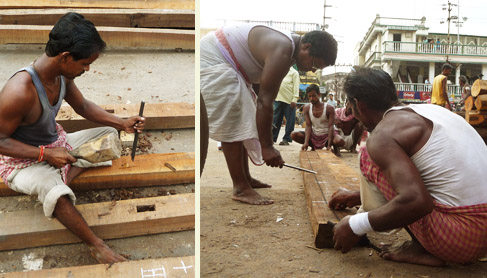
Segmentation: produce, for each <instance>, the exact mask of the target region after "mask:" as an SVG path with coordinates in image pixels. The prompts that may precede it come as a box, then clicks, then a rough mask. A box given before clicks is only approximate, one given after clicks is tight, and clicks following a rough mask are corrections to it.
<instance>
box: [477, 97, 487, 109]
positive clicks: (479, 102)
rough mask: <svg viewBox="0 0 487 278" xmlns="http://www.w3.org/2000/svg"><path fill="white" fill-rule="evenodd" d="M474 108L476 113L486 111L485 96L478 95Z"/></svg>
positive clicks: (486, 98)
mask: <svg viewBox="0 0 487 278" xmlns="http://www.w3.org/2000/svg"><path fill="white" fill-rule="evenodd" d="M474 104H475V108H477V110H478V111H485V110H487V95H479V96H477V98H476V99H475V103H474Z"/></svg>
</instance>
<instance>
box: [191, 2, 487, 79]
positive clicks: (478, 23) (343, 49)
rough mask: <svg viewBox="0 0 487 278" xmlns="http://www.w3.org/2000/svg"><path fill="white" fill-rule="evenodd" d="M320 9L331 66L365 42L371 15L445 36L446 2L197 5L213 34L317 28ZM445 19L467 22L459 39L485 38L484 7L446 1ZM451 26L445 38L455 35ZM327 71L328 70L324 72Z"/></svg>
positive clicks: (348, 57) (351, 55) (486, 19)
mask: <svg viewBox="0 0 487 278" xmlns="http://www.w3.org/2000/svg"><path fill="white" fill-rule="evenodd" d="M325 1H326V5H330V6H331V7H327V8H326V16H327V17H331V19H328V18H327V19H326V24H327V25H328V26H329V28H328V29H327V31H328V32H329V33H331V34H332V35H333V36H334V37H335V39H336V40H337V41H338V57H337V61H336V64H352V63H353V61H354V49H355V47H356V45H357V43H359V42H360V41H361V40H362V39H363V38H364V36H365V34H366V33H367V30H368V29H369V27H370V26H371V24H372V22H373V21H374V20H375V18H376V15H377V14H379V15H380V16H381V17H393V18H413V19H420V18H422V17H423V16H424V17H426V27H429V32H430V33H445V34H446V33H448V24H447V23H443V24H441V23H440V22H441V21H445V22H446V19H447V18H448V11H447V10H443V6H442V5H447V3H448V0H401V1H398V0H387V1H386V0H301V1H296V0H240V1H236V0H200V28H217V27H220V26H222V25H223V24H224V20H225V19H227V20H246V19H249V20H264V21H269V20H273V21H290V22H303V23H318V24H320V25H321V24H323V12H324V7H323V6H324V5H325ZM451 3H452V4H455V5H458V4H459V7H460V9H459V10H458V9H457V7H456V6H452V11H451V15H455V16H458V12H459V15H460V18H463V17H467V20H466V21H465V22H464V23H463V24H462V25H463V26H462V27H461V28H460V34H468V35H478V36H487V1H485V0H451ZM457 32H458V30H457V27H456V26H455V24H451V26H450V33H451V34H452V35H454V34H457ZM328 70H329V69H328Z"/></svg>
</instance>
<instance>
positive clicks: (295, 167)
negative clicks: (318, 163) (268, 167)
mask: <svg viewBox="0 0 487 278" xmlns="http://www.w3.org/2000/svg"><path fill="white" fill-rule="evenodd" d="M284 166H286V167H289V168H293V169H296V170H300V171H304V172H308V173H312V174H315V175H316V174H317V173H316V172H315V171H313V170H308V169H304V168H301V167H297V166H292V165H289V164H287V163H284Z"/></svg>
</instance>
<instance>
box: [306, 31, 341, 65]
mask: <svg viewBox="0 0 487 278" xmlns="http://www.w3.org/2000/svg"><path fill="white" fill-rule="evenodd" d="M308 42H309V43H310V44H311V48H310V50H309V55H310V56H312V57H317V58H320V59H322V60H323V61H324V62H325V63H326V64H327V65H328V66H333V65H334V64H335V60H336V58H337V41H336V40H335V39H334V38H333V36H332V35H330V34H329V33H328V32H326V31H318V30H315V31H311V32H308V33H306V34H304V36H303V39H302V43H303V44H305V43H308Z"/></svg>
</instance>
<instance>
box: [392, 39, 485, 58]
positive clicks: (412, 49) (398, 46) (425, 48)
mask: <svg viewBox="0 0 487 278" xmlns="http://www.w3.org/2000/svg"><path fill="white" fill-rule="evenodd" d="M384 50H385V52H397V53H419V54H441V55H446V54H448V55H471V56H487V46H479V45H468V44H446V43H438V44H437V43H423V42H395V41H386V42H384Z"/></svg>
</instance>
